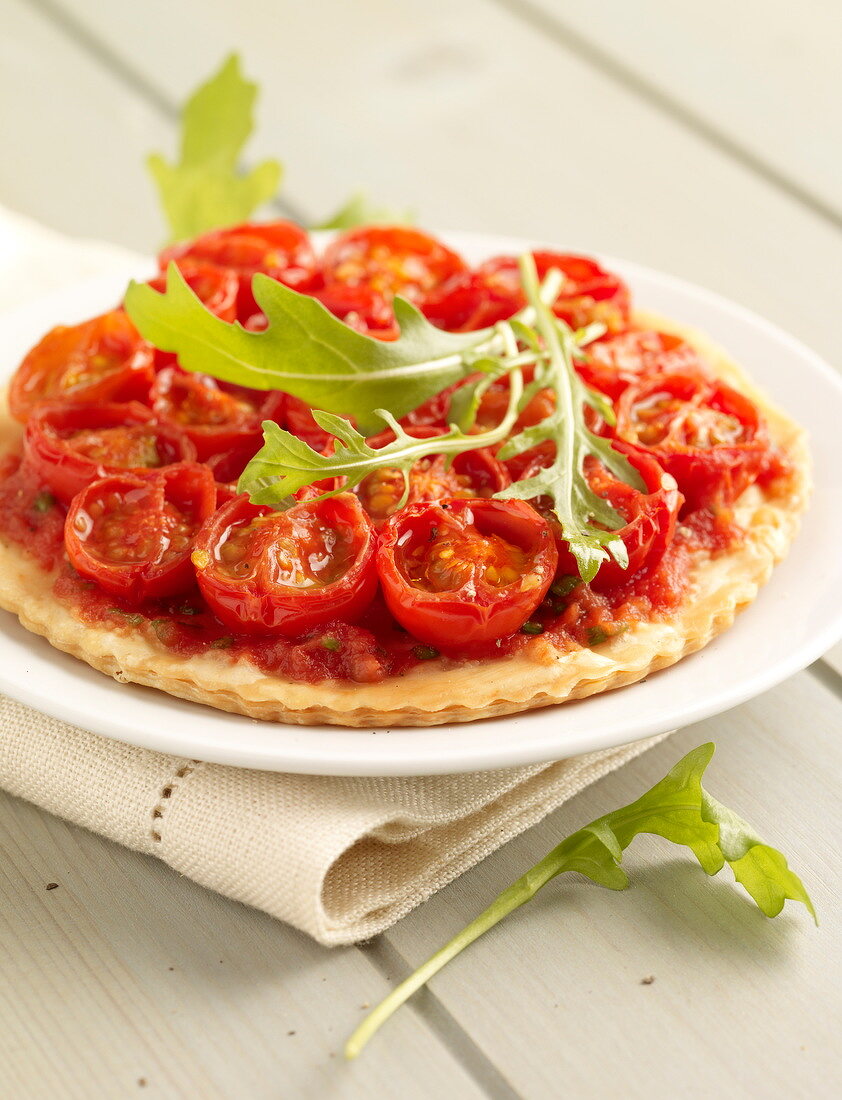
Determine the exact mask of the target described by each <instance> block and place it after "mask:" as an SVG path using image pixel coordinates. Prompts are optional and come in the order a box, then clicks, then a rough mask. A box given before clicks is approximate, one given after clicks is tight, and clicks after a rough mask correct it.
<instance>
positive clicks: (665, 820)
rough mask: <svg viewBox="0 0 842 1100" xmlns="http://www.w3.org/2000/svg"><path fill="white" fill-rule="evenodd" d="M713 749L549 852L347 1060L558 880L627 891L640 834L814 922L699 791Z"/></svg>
mask: <svg viewBox="0 0 842 1100" xmlns="http://www.w3.org/2000/svg"><path fill="white" fill-rule="evenodd" d="M714 750H715V746H714V745H713V744H711V743H708V744H706V745H700V746H699V747H698V748H697V749H693V751H692V752H689V753H688V754H687V755H686V756H685V757H684V758H683V759H681V760H679V761H678V763H677V764H676V765H675V766H674V767H673V768H672V769H671V771H670V772H669V773H668V774H667V775H666V776H665V777H664V778H663V779H662V780H661V781H660V782H659V783H656V784H655V786H654V787H652V788H651V790H649V791H647V792H646V794H644V795H641V797H640V798H638V799H637V800H636V801H635V802H632V803H630V804H629V805H628V806H623V807H622V808H621V809H619V810H614V811H613V813H609V814H605V815H604V816H603V817H599V818H597V819H596V821H592V822H591V823H590V825H586V826H585V827H584V828H583V829H579V830H578V831H577V832H575V833H573V834H571V836H569V837H567V839H566V840H563V841H562V842H561V844H559V845H558V846H557V847H556V848H553V850H552V851H551V852H550V853H549V854H548V855H546V856H545V857H544V858H543V859H542V860H541V861H540V862H539V863H536V864H535V866H534V867H532V868H531V869H530V870H529V871H527V872H526V874H525V875H523V876H522V877H521V878H519V879H518V880H517V881H516V882H513V883H512V885H511V886H509V887H508V888H507V889H506V890H504V891H503V892H502V893H501V894H499V895H498V897H497V898H496V899H495V900H494V901H493V902H492V903H491V905H489V907H488V908H487V909H486V910H485V911H484V912H482V913H480V915H479V916H478V917H476V918H475V919H474V920H473V921H471V923H470V924H468V925H466V927H465V928H463V929H462V931H461V932H459V933H458V934H457V935H456V936H454V937H453V939H452V940H451V941H450V942H449V943H447V944H445V946H444V947H442V948H441V949H440V950H439V951H437V952H436V953H435V954H434V955H432V956H431V957H430V958H429V959H427V961H426V962H425V963H423V964H422V965H421V966H420V967H419V968H418V969H417V970H416V971H415V973H414V974H412V975H410V977H408V978H407V979H406V980H405V981H403V982H401V984H400V985H398V986H397V987H396V988H395V989H393V990H392V992H391V993H390V994H389V995H388V997H386V999H385V1000H384V1001H382V1002H381V1003H380V1004H379V1005H378V1006H377V1007H376V1008H375V1009H374V1010H373V1011H372V1012H371V1013H370V1014H369V1015H368V1016H367V1017H366V1018H365V1019H364V1020H363V1022H362V1023H361V1024H360V1026H359V1027H358V1028H357V1029H356V1031H355V1032H354V1033H353V1035H352V1036H351V1037H350V1039H349V1040H348V1042H347V1043H346V1046H345V1056H346V1057H347V1058H356V1056H357V1055H358V1054H359V1053H360V1051H361V1050H362V1048H363V1047H364V1046H365V1044H366V1043H367V1042H368V1040H369V1039H370V1038H371V1037H372V1035H373V1034H374V1033H375V1032H376V1031H377V1029H378V1028H379V1027H380V1026H381V1024H383V1023H385V1021H386V1020H387V1019H388V1018H389V1017H390V1016H391V1015H392V1013H393V1012H394V1011H395V1010H396V1009H398V1008H399V1007H400V1006H401V1005H402V1004H403V1003H404V1002H405V1001H406V1000H408V999H409V997H410V996H411V995H412V994H413V993H414V992H415V991H416V990H418V989H420V988H421V986H423V985H425V984H426V983H427V982H428V981H429V980H430V978H432V977H433V975H434V974H436V973H438V971H439V970H441V969H442V967H443V966H445V965H446V964H447V963H448V962H450V960H451V959H453V958H455V956H456V955H458V954H459V953H460V952H461V951H463V950H464V949H465V948H466V947H468V945H469V944H471V943H473V942H474V940H476V939H478V938H479V937H480V936H481V935H483V933H484V932H487V931H488V930H489V929H490V928H493V927H494V925H495V924H498V923H499V922H500V921H501V920H503V918H504V917H506V916H508V914H509V913H511V912H513V911H514V910H515V909H518V908H519V907H520V906H521V905H525V904H526V902H527V901H529V900H530V899H531V898H533V897H534V896H535V895H536V894H537V893H538V891H539V890H540V889H541V888H542V887H544V886H546V884H547V883H548V882H550V881H551V880H552V879H554V878H556V877H557V876H558V875H561V874H564V873H565V872H566V871H578V872H579V874H582V875H585V876H586V877H587V878H589V879H591V881H592V882H595V883H597V884H598V885H599V886H606V887H608V889H609V890H623V889H625V888H626V886H628V877H627V875H626V873H625V871H624V870H623V869H622V868H621V867H620V862H621V860H622V856H623V851H624V849H626V848H627V847H628V846H629V844H631V842H632V841H633V840H634V838H635V837H636V836H637V835H638V834H639V833H652V834H654V835H656V836H662V837H665V838H666V839H667V840H670V841H672V842H673V843H675V844H682V845H684V846H685V847H687V848H689V849H690V851H691V852H692V853H693V855H694V856H695V857H696V859H697V860H698V861H699V863H700V864H701V866H702V869H703V870H704V871H705V873H706V874H708V875H715V874H716V873H717V872H718V871H720V870H721V869H722V867H723V866H724V865H725V864H726V863H728V865H729V866H730V867H731V869H732V870H733V872H734V876H735V878H736V879H737V881H738V882H740V883H741V884H742V885H743V886H744V887H745V888H746V890H747V891H748V892H749V894H750V895H751V897H752V898H753V899H754V901H755V902H756V903H757V905H758V906H759V908H760V909H761V910H762V912H764V913H765V914H766V916H767V917H775V916H777V915H778V913H780V911H781V909H782V908H783V905H784V901H785V900H786V899H788V898H789V899H791V900H793V901H800V902H802V903H803V904H804V905H805V906H806V907H807V910H808V911H809V913H810V914H811V915H812V917H813V919H814V920H815V919H816V913H815V910H814V908H813V903H812V902H811V900H810V897H809V895H808V894H807V891H806V890H805V888H804V885H803V883H802V882H801V880H800V879H799V878H798V876H797V875H796V874H795V873H794V872H793V871H791V870H790V869H789V867H788V866H787V862H786V859H785V858H784V856H783V855H782V854H781V853H780V852H778V851H776V849H774V848H770V847H769V846H768V845H766V844H764V843H763V842H762V841H761V840H760V839H759V837H758V836H757V835H756V833H755V832H754V830H753V829H752V828H751V826H750V825H749V824H748V823H747V822H745V821H743V819H742V818H740V817H738V816H737V814H735V813H734V812H733V811H732V810H729V809H727V808H726V807H724V806H722V805H721V804H720V803H718V802H717V801H716V800H715V799H713V798H711V796H710V795H709V794H708V793H707V792H706V791H705V790H704V788H703V787H702V775H703V774H704V771H705V769H706V768H707V766H708V764H709V763H710V760H711V757H712V756H713V753H714ZM817 923H818V922H817Z"/></svg>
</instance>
